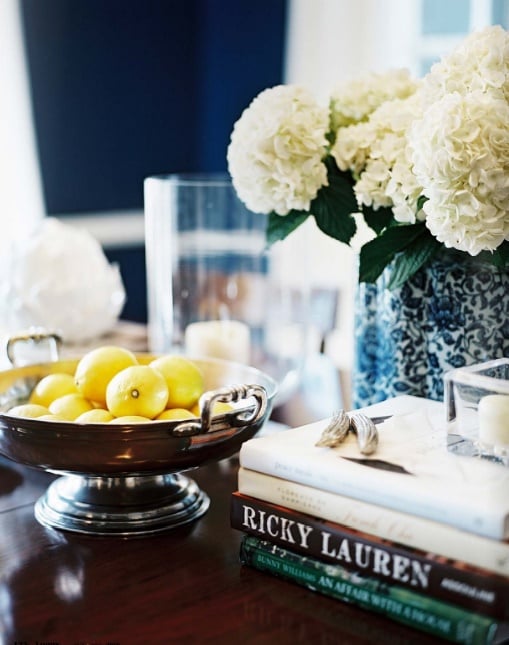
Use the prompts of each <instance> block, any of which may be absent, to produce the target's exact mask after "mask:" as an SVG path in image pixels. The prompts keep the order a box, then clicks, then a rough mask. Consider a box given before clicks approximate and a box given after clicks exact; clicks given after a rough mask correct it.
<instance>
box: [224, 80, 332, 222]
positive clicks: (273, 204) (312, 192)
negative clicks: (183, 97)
mask: <svg viewBox="0 0 509 645" xmlns="http://www.w3.org/2000/svg"><path fill="white" fill-rule="evenodd" d="M328 129H329V110H328V108H326V107H323V106H320V105H319V104H318V103H317V101H316V100H315V99H314V97H313V96H312V95H311V93H310V92H308V91H307V90H306V89H305V88H303V87H300V86H296V85H278V86H276V87H273V88H270V89H267V90H264V91H263V92H261V93H260V94H259V95H258V96H257V97H256V98H255V99H254V100H253V102H252V103H251V104H250V105H249V107H247V108H246V110H244V112H243V113H242V115H241V117H240V119H239V120H238V121H237V122H236V123H235V126H234V129H233V132H232V135H231V141H230V145H229V147H228V153H227V158H228V168H229V172H230V175H231V178H232V183H233V186H234V188H235V190H236V192H237V194H238V196H239V198H240V199H241V200H242V201H243V202H244V203H245V204H246V206H247V207H248V208H249V209H250V210H252V211H254V212H257V213H270V212H271V211H274V212H276V213H277V214H278V215H287V214H288V213H289V211H291V210H292V209H297V210H305V211H306V210H309V207H310V203H311V201H312V200H313V199H314V198H315V197H316V195H317V192H318V190H319V189H320V188H321V187H322V186H324V185H326V184H327V169H326V167H325V164H324V163H323V159H324V157H325V156H326V153H327V147H328V141H327V137H326V135H327V132H328Z"/></svg>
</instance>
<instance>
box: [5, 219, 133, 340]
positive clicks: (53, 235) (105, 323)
mask: <svg viewBox="0 0 509 645" xmlns="http://www.w3.org/2000/svg"><path fill="white" fill-rule="evenodd" d="M1 259H2V263H3V266H2V271H1V281H0V319H1V320H2V326H3V327H4V329H5V330H6V331H9V332H19V331H25V330H26V329H28V328H30V327H34V326H35V327H44V328H46V329H47V330H50V331H56V332H59V333H60V334H61V335H62V338H63V340H64V342H65V341H68V342H81V341H85V340H91V339H93V338H95V337H98V336H100V335H101V334H103V333H105V332H107V331H110V329H111V328H112V327H113V326H114V324H115V322H116V321H117V318H118V316H119V314H120V312H121V309H122V307H123V304H124V302H125V291H124V287H123V284H122V279H121V277H120V273H119V271H118V267H116V266H115V265H110V264H109V263H108V260H107V258H106V257H105V255H104V253H103V251H102V248H101V246H100V244H99V242H98V241H97V240H96V239H95V238H93V237H92V236H91V235H90V234H89V233H87V232H85V231H81V230H78V229H77V228H75V227H72V226H71V225H68V224H63V223H62V222H60V221H59V220H57V219H55V218H51V217H45V218H44V219H43V220H42V222H41V223H40V225H39V226H38V227H37V228H36V229H34V230H33V231H32V232H31V233H30V234H29V235H28V236H27V237H26V238H25V239H23V240H19V241H18V242H17V243H15V244H14V245H12V246H11V248H10V249H9V251H8V252H7V253H5V254H3V256H2V258H1Z"/></svg>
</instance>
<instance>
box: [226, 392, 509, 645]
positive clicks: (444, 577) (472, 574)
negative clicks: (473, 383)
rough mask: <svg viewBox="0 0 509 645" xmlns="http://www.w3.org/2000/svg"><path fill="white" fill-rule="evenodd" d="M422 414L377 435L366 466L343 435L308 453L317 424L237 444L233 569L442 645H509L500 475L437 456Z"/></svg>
mask: <svg viewBox="0 0 509 645" xmlns="http://www.w3.org/2000/svg"><path fill="white" fill-rule="evenodd" d="M427 403H429V402H427ZM434 405H439V404H434ZM427 410H428V408H426V407H424V408H422V409H417V410H416V412H414V413H412V414H405V415H396V416H394V417H392V418H390V419H388V420H387V421H385V422H384V423H383V424H381V425H379V426H378V427H379V436H380V441H379V446H378V449H377V451H376V452H375V453H374V454H372V455H370V456H366V455H363V454H361V453H360V451H359V446H358V444H357V441H356V437H355V436H354V435H352V434H351V433H349V434H348V435H347V437H346V439H345V440H344V441H343V442H342V443H341V444H340V445H339V446H337V447H333V448H327V447H317V446H316V443H317V441H318V440H319V438H320V437H321V434H322V432H323V430H324V427H325V426H326V425H327V423H326V422H320V423H314V424H310V425H307V426H302V427H300V428H293V429H289V430H283V431H280V432H278V433H274V434H270V435H267V436H261V437H256V438H254V439H251V440H250V441H247V442H246V443H245V444H243V446H242V448H241V451H240V468H239V475H238V490H237V491H236V492H234V493H233V495H232V500H231V525H232V527H233V528H235V529H238V530H240V531H242V532H243V534H244V535H243V537H242V542H241V552H240V557H241V563H242V564H244V565H247V566H251V567H254V568H256V569H258V570H260V571H266V572H268V573H271V574H273V575H276V576H280V577H282V578H285V579H286V580H289V581H292V582H293V583H296V584H299V585H303V586H305V587H307V588H309V589H311V590H313V591H316V592H321V593H323V594H325V595H327V596H330V597H333V598H336V599H339V600H341V601H345V602H350V603H354V604H356V605H358V606H360V607H362V608H365V609H368V610H370V611H373V612H378V613H380V614H383V615H385V616H387V617H389V618H391V619H393V620H395V621H399V622H401V623H404V624H406V625H409V626H411V627H414V628H416V629H419V630H422V631H424V632H428V633H430V634H433V635H434V636H438V637H441V638H443V639H446V640H449V641H452V642H456V643H483V644H484V643H503V642H509V540H508V537H509V469H508V468H506V467H504V466H502V465H499V464H494V463H491V462H488V461H486V460H482V459H473V458H469V457H460V456H456V455H453V454H451V453H449V452H448V451H447V449H446V445H445V436H444V431H443V429H435V428H434V427H433V424H432V423H430V420H429V419H430V417H429V414H428V411H427Z"/></svg>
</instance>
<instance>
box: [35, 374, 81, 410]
mask: <svg viewBox="0 0 509 645" xmlns="http://www.w3.org/2000/svg"><path fill="white" fill-rule="evenodd" d="M77 391H78V388H77V387H76V383H75V382H74V377H73V376H72V375H71V374H64V373H61V372H58V373H55V374H48V375H47V376H45V377H44V378H42V379H41V380H40V381H39V382H38V383H37V385H36V386H35V387H34V389H33V390H32V393H31V394H30V399H29V402H30V403H37V404H39V405H44V407H46V408H47V407H48V406H49V405H50V404H51V403H53V401H54V400H55V399H58V398H60V397H61V396H64V394H72V393H73V392H74V393H76V392H77Z"/></svg>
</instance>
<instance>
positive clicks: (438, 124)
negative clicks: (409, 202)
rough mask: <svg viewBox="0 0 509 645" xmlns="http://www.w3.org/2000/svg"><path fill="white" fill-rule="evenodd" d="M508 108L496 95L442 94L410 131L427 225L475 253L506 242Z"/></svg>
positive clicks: (457, 246)
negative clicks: (425, 200)
mask: <svg viewBox="0 0 509 645" xmlns="http://www.w3.org/2000/svg"><path fill="white" fill-rule="evenodd" d="M508 124H509V105H508V103H507V101H505V100H504V99H503V98H501V94H500V93H498V92H495V93H491V92H483V91H481V90H476V91H473V92H470V93H469V94H466V95H461V94H459V93H451V94H446V95H445V96H444V97H443V98H442V99H440V100H439V101H437V102H436V103H434V104H433V105H432V106H431V107H429V108H428V109H427V110H426V111H425V113H424V115H423V118H422V119H420V120H417V121H415V122H414V123H413V124H412V126H411V127H410V130H409V135H408V136H409V144H410V148H411V158H412V160H413V163H414V172H415V174H416V177H417V181H418V182H419V183H420V184H421V185H422V186H423V192H424V194H425V195H426V197H428V201H427V202H426V203H425V205H424V211H425V213H426V225H427V226H428V228H429V229H430V231H431V233H432V234H433V235H434V236H435V237H436V238H437V239H438V240H439V241H440V242H442V243H443V244H444V245H445V246H446V247H449V248H455V249H458V250H460V251H465V252H467V253H469V254H470V255H477V254H478V253H480V252H481V251H483V250H489V251H492V250H494V249H496V248H497V247H498V246H499V245H500V244H501V243H502V242H503V241H504V240H508V239H509V128H508Z"/></svg>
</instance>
